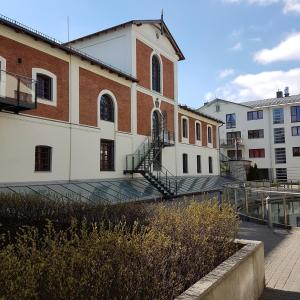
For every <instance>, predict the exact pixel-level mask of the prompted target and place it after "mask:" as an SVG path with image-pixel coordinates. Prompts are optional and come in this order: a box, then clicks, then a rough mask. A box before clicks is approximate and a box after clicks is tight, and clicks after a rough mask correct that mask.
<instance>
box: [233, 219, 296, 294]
mask: <svg viewBox="0 0 300 300" xmlns="http://www.w3.org/2000/svg"><path fill="white" fill-rule="evenodd" d="M239 238H243V239H251V240H259V241H263V242H264V246H265V276H266V289H265V292H264V294H263V295H262V297H261V298H260V300H277V299H279V300H294V299H295V300H296V299H297V300H300V231H292V232H288V231H286V230H282V229H274V230H271V229H269V228H268V227H267V226H264V225H257V224H254V223H248V222H243V223H242V224H241V229H240V233H239Z"/></svg>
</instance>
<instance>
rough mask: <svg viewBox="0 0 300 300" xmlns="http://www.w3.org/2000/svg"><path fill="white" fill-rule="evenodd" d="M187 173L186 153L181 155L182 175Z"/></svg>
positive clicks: (187, 161) (187, 160)
mask: <svg viewBox="0 0 300 300" xmlns="http://www.w3.org/2000/svg"><path fill="white" fill-rule="evenodd" d="M188 172H189V158H188V155H187V153H183V154H182V173H183V174H188Z"/></svg>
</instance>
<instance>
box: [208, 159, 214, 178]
mask: <svg viewBox="0 0 300 300" xmlns="http://www.w3.org/2000/svg"><path fill="white" fill-rule="evenodd" d="M208 172H209V174H212V173H213V161H212V157H211V156H209V157H208Z"/></svg>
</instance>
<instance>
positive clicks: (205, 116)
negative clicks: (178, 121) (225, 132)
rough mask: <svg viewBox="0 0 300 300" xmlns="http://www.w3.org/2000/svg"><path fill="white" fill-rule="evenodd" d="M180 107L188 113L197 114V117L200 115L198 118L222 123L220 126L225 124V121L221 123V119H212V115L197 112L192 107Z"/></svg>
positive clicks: (180, 105)
mask: <svg viewBox="0 0 300 300" xmlns="http://www.w3.org/2000/svg"><path fill="white" fill-rule="evenodd" d="M178 107H179V108H181V109H183V110H186V111H188V112H191V113H193V114H195V115H198V116H200V117H203V118H207V119H210V120H212V121H215V122H217V123H220V124H224V122H223V121H221V120H219V119H217V118H214V117H212V116H210V115H207V114H204V113H203V112H200V111H198V110H195V109H193V108H191V107H188V106H187V105H182V104H179V105H178Z"/></svg>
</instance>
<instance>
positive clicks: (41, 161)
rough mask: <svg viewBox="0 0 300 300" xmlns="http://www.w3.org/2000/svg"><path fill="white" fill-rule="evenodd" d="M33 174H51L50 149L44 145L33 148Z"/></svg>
mask: <svg viewBox="0 0 300 300" xmlns="http://www.w3.org/2000/svg"><path fill="white" fill-rule="evenodd" d="M34 165H35V166H34V170H35V172H51V170H52V147H50V146H46V145H37V146H35V163H34Z"/></svg>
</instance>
